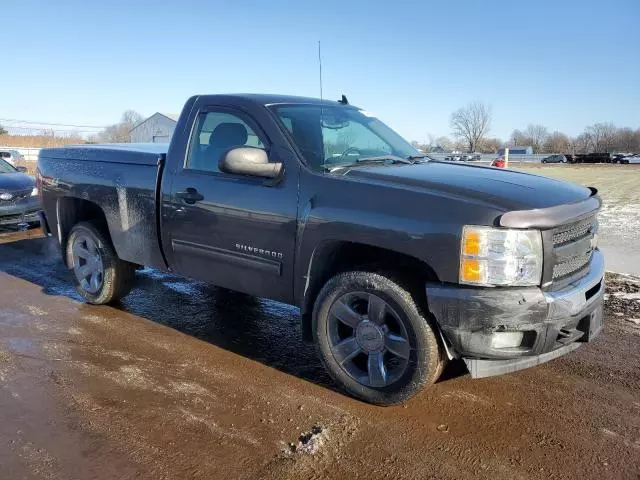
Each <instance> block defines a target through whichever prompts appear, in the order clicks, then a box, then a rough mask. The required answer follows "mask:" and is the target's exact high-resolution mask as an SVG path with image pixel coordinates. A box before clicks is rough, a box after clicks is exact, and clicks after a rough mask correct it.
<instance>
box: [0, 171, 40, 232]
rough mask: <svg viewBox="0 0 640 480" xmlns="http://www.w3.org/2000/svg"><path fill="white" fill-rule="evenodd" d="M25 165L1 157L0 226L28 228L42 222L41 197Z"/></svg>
mask: <svg viewBox="0 0 640 480" xmlns="http://www.w3.org/2000/svg"><path fill="white" fill-rule="evenodd" d="M25 171H26V169H25V167H14V166H13V165H11V164H10V163H9V162H7V161H5V160H3V159H0V228H28V227H29V226H32V225H35V224H38V223H39V222H40V217H39V213H38V212H39V210H40V199H39V197H38V189H37V188H36V183H35V180H34V179H33V177H30V176H29V175H27V174H26V173H25Z"/></svg>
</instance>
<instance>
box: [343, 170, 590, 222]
mask: <svg viewBox="0 0 640 480" xmlns="http://www.w3.org/2000/svg"><path fill="white" fill-rule="evenodd" d="M345 176H347V177H350V178H357V179H359V180H361V181H369V182H372V183H382V184H388V185H389V186H398V187H402V188H410V189H413V190H416V191H420V190H425V191H430V192H434V193H443V194H450V195H456V196H458V197H467V198H469V199H477V200H481V201H484V202H488V203H491V204H492V206H494V207H497V208H501V209H504V210H505V211H509V210H529V209H534V208H546V207H553V206H556V205H562V204H567V203H574V202H579V201H580V200H583V199H585V198H588V197H590V196H591V195H592V192H591V190H590V189H588V188H585V187H581V186H579V185H575V184H572V183H567V182H563V181H560V180H554V179H552V178H548V177H542V176H538V175H531V174H528V173H520V172H514V171H511V170H502V169H498V168H491V167H483V166H480V165H465V164H455V163H446V162H437V161H430V162H426V163H422V164H415V165H393V166H379V167H378V166H376V167H369V166H367V167H362V168H354V169H350V170H348V171H347V172H346V173H345Z"/></svg>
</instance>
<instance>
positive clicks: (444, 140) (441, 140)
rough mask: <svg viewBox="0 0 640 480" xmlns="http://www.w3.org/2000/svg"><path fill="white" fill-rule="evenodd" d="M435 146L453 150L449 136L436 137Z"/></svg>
mask: <svg viewBox="0 0 640 480" xmlns="http://www.w3.org/2000/svg"><path fill="white" fill-rule="evenodd" d="M436 146H437V147H440V148H442V149H443V150H444V151H446V152H450V151H451V150H453V142H452V141H451V139H450V138H449V137H446V136H444V135H443V136H442V137H438V138H436Z"/></svg>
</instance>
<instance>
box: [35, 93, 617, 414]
mask: <svg viewBox="0 0 640 480" xmlns="http://www.w3.org/2000/svg"><path fill="white" fill-rule="evenodd" d="M37 180H38V186H39V187H40V189H41V191H42V200H43V205H44V210H45V213H46V219H47V220H48V227H49V229H50V231H51V232H52V234H53V235H55V236H56V237H57V238H58V240H59V242H60V245H61V247H62V252H63V256H64V260H65V262H66V263H67V265H68V266H69V268H70V269H72V270H73V273H74V275H73V278H74V281H75V283H76V286H77V289H78V292H79V293H80V294H81V295H82V296H83V297H84V298H85V299H86V300H87V301H88V302H91V303H96V304H103V303H108V302H111V301H113V300H116V299H118V298H120V297H122V296H124V295H126V294H127V293H128V292H129V290H130V289H131V288H132V286H133V284H134V279H135V270H136V267H137V266H138V265H148V266H153V267H155V268H158V269H164V270H170V271H172V272H177V273H180V274H182V275H185V276H187V277H192V278H194V279H197V280H201V281H205V282H210V283H211V284H214V285H218V286H221V287H225V288H228V289H231V290H237V291H240V292H245V293H248V294H251V295H256V296H261V297H267V298H270V299H274V300H278V301H281V302H286V303H289V304H294V305H297V306H299V307H300V311H301V322H302V332H303V335H304V336H305V337H306V339H307V340H313V341H315V344H316V346H317V348H318V351H319V353H320V356H321V358H322V360H323V362H324V364H325V366H326V368H327V370H328V371H329V373H330V374H331V375H332V377H333V378H334V379H335V380H336V382H337V383H338V384H339V385H341V386H342V387H343V388H344V389H345V390H346V391H347V392H349V393H350V394H352V395H354V396H356V397H358V398H361V399H364V400H366V401H369V402H373V403H377V404H382V405H388V404H394V403H398V402H402V401H404V400H406V399H407V398H409V397H410V396H411V395H413V394H415V393H416V392H417V391H418V390H420V389H421V388H422V387H423V386H424V385H427V384H430V383H433V382H435V381H436V380H437V379H438V377H439V375H440V373H441V372H442V369H443V366H444V364H445V362H446V361H447V359H453V358H462V359H464V361H465V362H466V364H467V366H468V368H469V370H470V372H471V374H472V376H473V377H482V376H488V375H495V374H499V373H505V372H510V371H514V370H518V369H522V368H526V367H529V366H532V365H536V364H539V363H542V362H545V361H547V360H550V359H552V358H555V357H558V356H560V355H563V354H565V353H567V352H569V351H571V350H573V349H575V348H577V347H578V346H579V345H580V342H587V341H589V340H591V339H592V338H593V337H594V336H595V335H596V334H597V333H598V332H599V331H600V329H601V326H602V298H603V290H604V283H603V274H604V264H603V258H602V255H601V253H600V252H599V250H598V249H597V245H596V241H597V228H598V227H597V225H598V224H597V219H596V215H597V213H598V210H599V209H600V206H601V202H600V199H599V197H598V196H597V194H596V190H595V189H589V188H583V187H580V186H576V185H572V184H568V183H563V182H559V181H556V180H551V179H549V178H544V177H539V176H534V175H527V174H523V173H517V172H513V171H508V170H506V171H503V170H501V169H495V168H489V167H482V166H477V165H469V164H451V163H445V162H438V161H434V160H432V159H430V158H428V157H426V156H424V155H422V154H421V153H420V152H418V151H417V150H415V149H414V148H413V147H412V146H411V145H410V144H409V143H408V142H406V141H405V140H403V139H402V138H401V137H400V136H398V135H397V134H396V133H395V132H393V131H392V130H391V129H390V128H389V127H387V126H386V125H385V124H383V123H382V122H381V121H380V120H378V119H377V118H375V117H373V116H371V115H370V114H368V113H367V112H365V111H363V110H361V109H359V108H356V107H354V106H351V105H348V103H347V102H346V99H344V98H343V100H342V101H340V102H329V101H326V100H325V101H321V100H316V99H311V98H298V97H288V96H277V95H211V96H207V95H205V96H196V97H193V98H191V99H189V101H188V102H187V103H186V105H185V107H184V110H183V112H182V115H181V117H180V119H179V121H178V124H177V127H176V130H175V133H174V135H173V138H172V141H171V144H170V145H169V146H168V149H167V146H162V145H154V144H149V145H135V144H131V145H94V146H77V147H68V148H60V149H49V150H43V151H42V152H41V154H40V161H39V165H38V174H37Z"/></svg>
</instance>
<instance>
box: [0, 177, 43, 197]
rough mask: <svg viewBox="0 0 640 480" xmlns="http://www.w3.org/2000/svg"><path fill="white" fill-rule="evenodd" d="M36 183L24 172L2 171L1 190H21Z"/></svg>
mask: <svg viewBox="0 0 640 480" xmlns="http://www.w3.org/2000/svg"><path fill="white" fill-rule="evenodd" d="M35 185H36V182H35V180H34V179H33V178H32V177H30V176H29V175H25V174H24V173H20V172H15V173H0V192H19V191H21V190H27V189H29V188H33V187H35Z"/></svg>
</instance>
